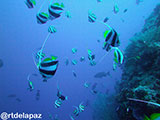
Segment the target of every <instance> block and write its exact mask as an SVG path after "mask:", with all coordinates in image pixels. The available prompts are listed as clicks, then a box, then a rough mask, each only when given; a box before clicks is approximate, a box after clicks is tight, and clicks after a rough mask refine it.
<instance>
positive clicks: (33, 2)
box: [25, 0, 36, 8]
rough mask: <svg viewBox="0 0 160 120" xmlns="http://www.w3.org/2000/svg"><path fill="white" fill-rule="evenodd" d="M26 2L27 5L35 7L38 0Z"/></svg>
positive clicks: (27, 0)
mask: <svg viewBox="0 0 160 120" xmlns="http://www.w3.org/2000/svg"><path fill="white" fill-rule="evenodd" d="M25 4H26V5H27V7H28V8H33V7H34V5H36V1H35V0H26V1H25Z"/></svg>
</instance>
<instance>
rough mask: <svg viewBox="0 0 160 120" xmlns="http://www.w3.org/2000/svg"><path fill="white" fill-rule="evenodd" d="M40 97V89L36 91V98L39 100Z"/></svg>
mask: <svg viewBox="0 0 160 120" xmlns="http://www.w3.org/2000/svg"><path fill="white" fill-rule="evenodd" d="M39 99H40V90H37V93H36V100H37V101H38V100H39Z"/></svg>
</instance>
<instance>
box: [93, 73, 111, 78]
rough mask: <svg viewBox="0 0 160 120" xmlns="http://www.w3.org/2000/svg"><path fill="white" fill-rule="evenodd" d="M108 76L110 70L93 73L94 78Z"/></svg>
mask: <svg viewBox="0 0 160 120" xmlns="http://www.w3.org/2000/svg"><path fill="white" fill-rule="evenodd" d="M107 76H110V72H98V73H96V74H95V75H94V77H95V78H103V77H107Z"/></svg>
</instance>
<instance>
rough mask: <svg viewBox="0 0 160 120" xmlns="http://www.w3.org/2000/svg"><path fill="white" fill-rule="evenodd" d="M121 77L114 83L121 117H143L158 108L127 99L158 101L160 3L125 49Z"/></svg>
mask: <svg viewBox="0 0 160 120" xmlns="http://www.w3.org/2000/svg"><path fill="white" fill-rule="evenodd" d="M122 70H123V74H122V80H121V81H120V82H119V83H117V85H116V93H117V95H116V101H117V103H118V104H119V106H118V109H117V113H118V117H119V119H120V120H143V119H144V115H148V116H149V115H151V114H152V113H155V112H159V111H160V107H156V106H153V105H150V104H145V103H140V102H135V101H129V100H128V99H127V98H136V99H140V100H145V101H150V102H154V103H160V4H159V5H157V6H156V8H155V9H154V11H153V12H152V14H151V15H150V16H149V17H148V18H147V19H146V20H145V25H144V27H143V29H142V31H141V32H140V33H137V34H135V36H134V37H133V38H131V42H130V44H129V45H128V46H127V48H126V49H125V60H124V66H123V68H122Z"/></svg>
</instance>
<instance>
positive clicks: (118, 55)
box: [114, 47, 124, 64]
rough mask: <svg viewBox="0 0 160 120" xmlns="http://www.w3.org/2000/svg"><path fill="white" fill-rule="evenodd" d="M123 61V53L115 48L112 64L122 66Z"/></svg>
mask: <svg viewBox="0 0 160 120" xmlns="http://www.w3.org/2000/svg"><path fill="white" fill-rule="evenodd" d="M123 60H124V56H123V53H122V52H121V51H120V49H119V48H117V47H115V51H114V62H115V63H117V64H122V63H123Z"/></svg>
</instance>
